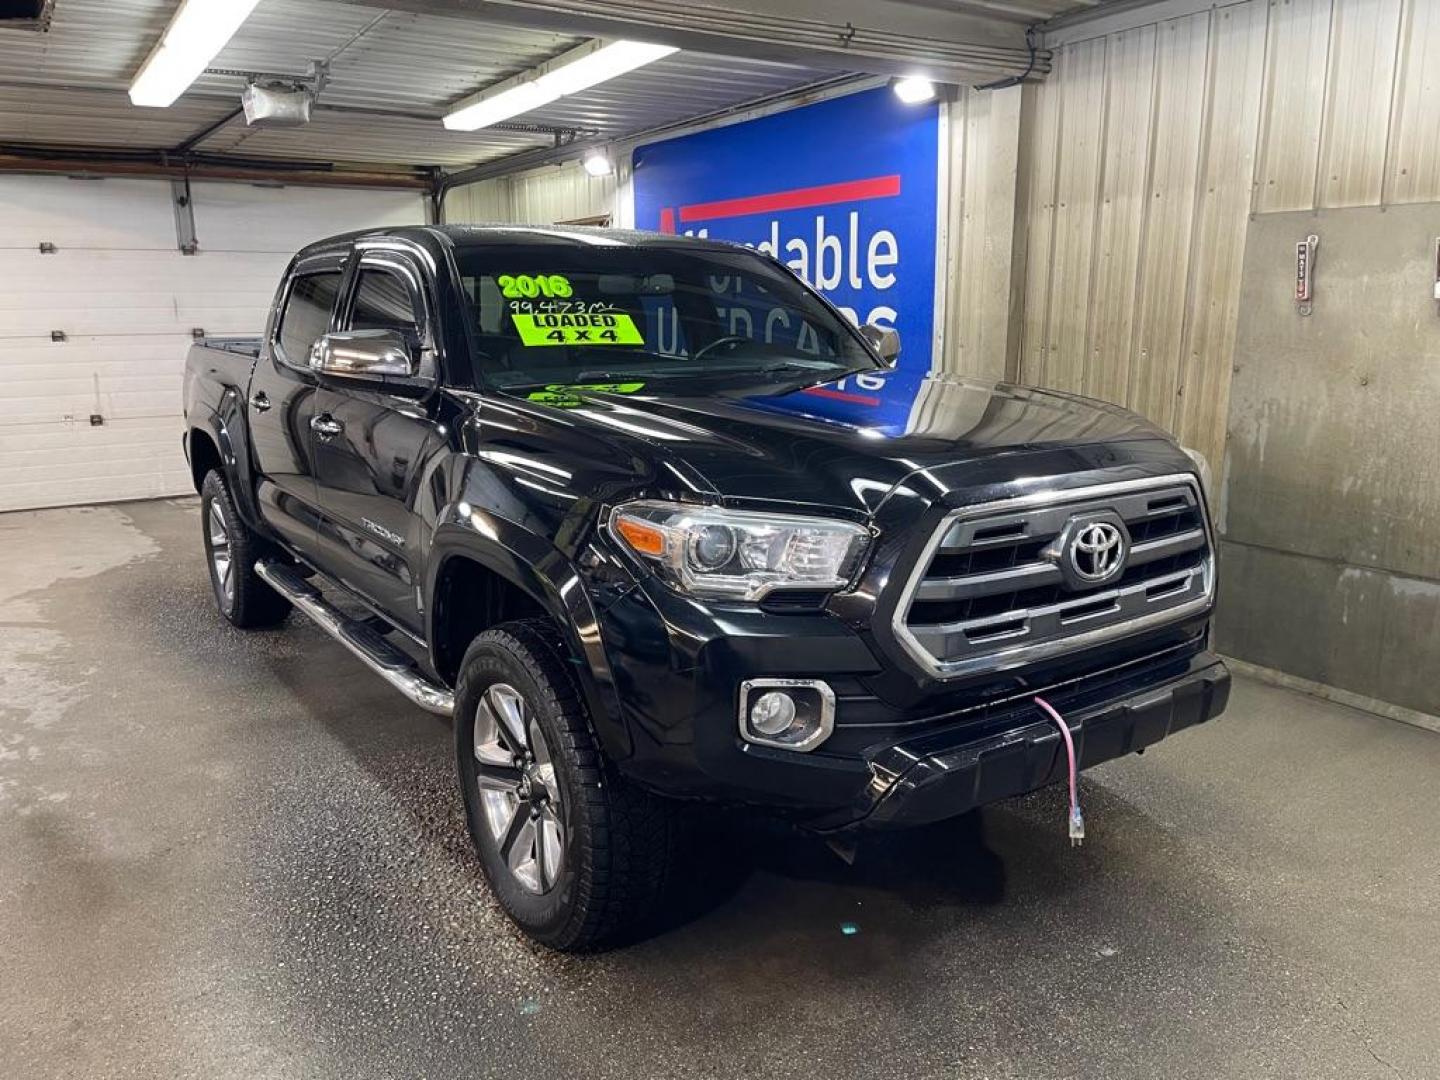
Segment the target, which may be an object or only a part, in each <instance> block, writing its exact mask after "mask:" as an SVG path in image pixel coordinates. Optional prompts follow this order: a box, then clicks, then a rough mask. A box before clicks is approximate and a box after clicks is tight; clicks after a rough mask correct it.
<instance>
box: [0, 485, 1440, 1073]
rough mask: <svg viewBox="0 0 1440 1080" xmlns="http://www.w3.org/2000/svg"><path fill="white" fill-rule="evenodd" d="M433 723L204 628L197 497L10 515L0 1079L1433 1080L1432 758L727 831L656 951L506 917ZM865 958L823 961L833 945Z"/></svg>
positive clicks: (1247, 757) (1116, 778) (1335, 764)
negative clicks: (842, 845)
mask: <svg viewBox="0 0 1440 1080" xmlns="http://www.w3.org/2000/svg"><path fill="white" fill-rule="evenodd" d="M451 767H452V766H451V749H450V732H449V728H448V725H447V724H446V723H444V722H441V721H438V720H436V719H435V718H433V717H429V716H426V715H425V714H423V713H420V712H418V711H416V710H415V709H413V708H412V707H410V706H409V705H407V704H406V703H405V702H404V701H403V700H402V699H401V698H400V697H399V696H398V695H397V694H395V693H394V692H393V691H392V690H390V689H388V688H387V687H386V686H384V685H383V684H382V683H381V682H380V681H379V680H378V679H375V678H373V677H371V676H370V675H369V674H368V673H366V672H365V671H364V670H363V669H362V668H361V667H360V665H359V664H358V663H356V662H355V661H354V660H352V659H351V658H350V657H348V656H347V655H346V654H345V653H343V652H342V651H341V650H340V649H339V647H338V646H336V645H334V644H332V643H331V642H330V641H329V640H328V639H326V638H324V637H323V636H321V635H320V634H319V632H318V631H316V630H314V629H313V628H311V627H310V626H308V625H307V624H305V623H304V622H303V621H302V620H300V619H298V618H297V619H294V620H292V622H291V624H290V625H288V626H287V627H286V628H284V629H282V630H280V631H276V632H268V633H260V634H243V633H240V632H238V631H235V630H232V629H230V628H229V627H228V626H227V625H226V624H224V623H223V622H222V621H221V620H220V618H219V617H218V616H217V615H216V614H215V612H214V610H213V608H212V606H211V600H210V594H209V586H208V583H207V581H206V577H205V571H204V567H203V563H202V560H201V549H200V529H199V520H198V513H197V507H196V503H195V501H194V500H188V499H186V500H174V501H166V502H153V503H139V504H132V505H127V506H123V507H105V508H98V509H81V510H62V511H44V512H39V513H19V514H8V515H0V1077H4V1078H7V1080H9V1078H14V1080H35V1078H42V1077H62V1076H63V1077H90V1076H95V1077H129V1076H134V1077H147V1078H159V1077H182V1076H186V1077H188V1076H194V1077H206V1078H218V1077H236V1078H244V1080H256V1078H260V1077H286V1078H292V1077H300V1076H304V1077H342V1076H343V1077H357V1076H359V1077H401V1076H404V1077H420V1076H426V1077H434V1078H438V1077H452V1076H460V1075H465V1076H471V1077H473V1076H504V1077H514V1076H518V1075H522V1074H526V1073H528V1074H529V1075H542V1074H541V1073H540V1072H538V1071H537V1070H541V1069H544V1070H546V1072H545V1073H544V1075H553V1076H570V1075H585V1076H587V1077H590V1078H600V1077H627V1078H636V1077H652V1076H653V1077H666V1078H678V1077H731V1076H737V1077H738V1076H745V1077H760V1076H766V1077H769V1076H795V1077H813V1076H817V1075H824V1076H827V1077H832V1078H834V1080H842V1078H846V1077H850V1076H855V1075H877V1074H878V1075H884V1076H893V1077H904V1078H907V1080H908V1078H916V1077H941V1076H945V1077H991V1078H999V1077H1023V1078H1026V1080H1040V1078H1048V1077H1104V1078H1106V1080H1114V1078H1127V1077H1135V1078H1143V1080H1155V1078H1157V1077H1167V1078H1168V1077H1196V1078H1204V1080H1215V1078H1219V1077H1243V1078H1247V1080H1249V1078H1256V1077H1284V1078H1296V1077H1304V1078H1307V1080H1318V1078H1323V1077H1337V1078H1344V1080H1357V1078H1363V1077H1387V1078H1389V1077H1396V1076H1402V1077H1435V1076H1440V1034H1437V1033H1440V994H1437V993H1436V988H1437V986H1440V981H1437V976H1436V973H1437V972H1440V933H1437V927H1440V897H1437V886H1440V839H1437V838H1440V736H1437V735H1435V734H1432V733H1429V732H1426V731H1421V730H1418V729H1415V728H1409V727H1405V726H1403V725H1400V724H1397V723H1395V722H1393V721H1387V720H1380V719H1377V718H1374V717H1371V716H1368V715H1366V714H1363V713H1359V712H1354V711H1351V710H1349V709H1346V708H1344V707H1341V706H1336V705H1331V704H1327V703H1324V702H1320V701H1317V700H1314V699H1311V698H1307V697H1304V696H1300V695H1298V694H1296V693H1293V692H1291V691H1287V690H1280V689H1274V688H1271V687H1267V686H1263V685H1260V684H1257V683H1252V682H1243V681H1241V682H1238V683H1237V686H1236V688H1235V694H1234V697H1233V699H1232V704H1231V709H1230V712H1229V713H1228V714H1227V716H1226V717H1225V718H1224V719H1222V720H1221V721H1219V722H1218V723H1215V724H1212V725H1210V726H1209V727H1208V728H1205V729H1201V730H1199V731H1195V732H1189V733H1186V734H1184V735H1182V736H1180V737H1178V738H1176V739H1174V740H1173V741H1171V742H1167V743H1165V744H1163V745H1161V746H1160V747H1157V748H1156V749H1155V750H1152V751H1151V752H1150V753H1148V754H1146V755H1145V756H1144V757H1143V758H1138V757H1137V758H1130V759H1128V760H1125V761H1120V762H1114V763H1111V764H1110V765H1107V766H1105V767H1102V768H1100V769H1097V770H1095V771H1094V772H1093V773H1090V774H1087V776H1086V779H1085V782H1084V801H1085V808H1086V821H1087V826H1088V828H1089V830H1090V839H1089V840H1087V842H1086V844H1085V846H1084V847H1083V848H1082V849H1080V850H1078V851H1075V850H1072V849H1071V848H1070V847H1069V845H1068V843H1067V841H1066V838H1065V829H1064V819H1063V797H1062V795H1061V793H1060V792H1059V791H1056V790H1052V791H1048V792H1044V793H1042V794H1040V795H1038V796H1033V797H1031V798H1029V799H1025V800H1022V801H1019V802H1016V803H1011V804H1006V805H1002V806H999V807H995V808H992V809H990V810H988V811H986V812H985V814H984V815H983V823H982V828H981V829H980V830H978V831H977V830H976V829H975V828H972V827H969V826H967V825H964V824H961V825H957V826H948V827H945V828H941V829H935V830H930V831H928V832H926V833H924V834H922V835H919V836H909V837H900V838H897V839H895V840H894V841H893V842H892V843H891V844H889V845H886V846H877V845H871V846H870V847H869V848H867V849H863V850H862V851H861V854H860V858H859V861H858V862H857V863H856V865H855V866H854V867H845V866H844V865H842V864H840V863H839V862H838V861H837V860H835V859H834V858H833V857H832V856H830V855H829V854H828V852H826V851H824V850H823V849H821V848H820V847H818V846H817V845H815V844H812V843H809V842H804V841H796V840H791V839H788V838H785V837H783V836H779V835H770V834H765V835H761V836H757V835H755V834H754V833H753V832H750V831H743V830H732V831H731V834H730V835H725V834H723V833H722V834H719V835H717V836H713V837H710V838H709V839H708V841H707V842H706V845H705V846H703V847H702V848H701V852H700V855H701V858H702V860H703V864H704V867H705V869H706V873H705V874H704V875H702V876H701V877H700V878H699V882H700V883H699V884H697V885H696V887H695V888H694V889H693V890H692V892H693V893H694V895H693V896H691V897H690V898H688V900H687V903H688V904H689V907H688V908H687V909H685V910H683V911H681V912H677V915H676V918H675V919H674V922H675V923H676V925H675V926H674V927H672V928H671V929H669V930H668V931H666V932H664V933H662V934H660V935H659V936H656V937H653V938H651V939H650V940H648V941H645V942H643V943H641V944H639V945H637V946H634V947H632V948H630V949H627V950H625V951H622V952H616V953H611V954H608V955H605V956H601V957H592V958H581V959H576V958H565V957H560V956H556V955H552V954H548V953H545V952H543V951H540V950H537V949H534V948H532V947H530V946H529V945H528V944H527V943H526V942H525V941H524V940H523V939H521V938H520V937H519V936H518V934H517V933H516V932H515V931H513V930H512V929H511V928H510V926H509V924H508V923H507V922H506V921H505V920H504V918H503V917H502V916H501V915H500V914H499V912H498V911H497V910H496V908H495V907H494V905H493V903H492V902H491V901H490V899H489V897H488V895H487V893H486V890H485V886H484V884H483V883H482V881H481V878H480V875H479V872H478V868H477V865H476V862H475V860H474V858H473V856H472V853H471V850H470V848H469V844H468V841H467V839H466V837H465V835H464V829H463V824H462V819H461V811H460V805H459V799H458V796H457V794H456V791H455V787H454V783H453V781H452V777H451ZM846 923H849V924H853V926H854V927H856V928H857V929H858V932H856V933H853V934H849V935H847V934H844V933H842V930H841V927H842V924H846Z"/></svg>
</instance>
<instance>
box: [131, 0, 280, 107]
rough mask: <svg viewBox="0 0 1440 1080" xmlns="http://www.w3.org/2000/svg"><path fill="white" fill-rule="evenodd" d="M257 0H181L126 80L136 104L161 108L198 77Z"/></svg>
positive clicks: (132, 99)
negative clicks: (131, 78) (135, 72)
mask: <svg viewBox="0 0 1440 1080" xmlns="http://www.w3.org/2000/svg"><path fill="white" fill-rule="evenodd" d="M257 3H259V0H184V3H182V4H181V5H180V10H179V11H177V12H175V17H174V18H173V19H171V20H170V25H169V26H167V27H166V28H165V33H164V34H163V35H161V38H160V43H159V44H158V45H156V46H155V48H154V49H153V50H151V52H150V55H149V56H148V57H147V58H146V60H145V63H144V65H143V66H142V67H141V68H140V74H138V75H136V76H135V81H134V82H132V83H131V84H130V100H131V101H132V102H133V103H134V104H136V105H148V106H151V107H153V108H159V109H163V108H165V107H166V106H167V105H171V104H173V103H174V101H175V99H176V98H178V97H179V96H180V95H181V94H183V93H184V92H185V89H186V87H188V86H189V85H190V84H191V83H193V82H194V81H195V80H196V79H197V78H199V77H200V73H201V72H203V71H204V70H205V68H206V67H207V66H208V65H209V63H210V61H211V60H214V59H215V56H216V54H217V53H219V52H220V50H221V49H223V48H224V47H225V43H226V42H228V41H229V40H230V39H231V37H233V36H234V34H235V31H236V30H238V29H240V24H241V23H243V22H244V21H245V19H246V18H247V17H248V16H249V14H250V12H251V11H253V10H254V8H255V5H256V4H257Z"/></svg>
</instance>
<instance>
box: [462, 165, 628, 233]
mask: <svg viewBox="0 0 1440 1080" xmlns="http://www.w3.org/2000/svg"><path fill="white" fill-rule="evenodd" d="M614 213H615V177H614V175H613V174H612V175H610V176H591V175H590V174H589V173H587V172H586V171H585V170H584V169H583V168H581V167H580V166H579V165H578V164H574V163H570V164H565V165H554V166H550V167H547V168H545V169H540V170H537V171H535V172H529V173H520V174H518V175H516V176H502V177H497V178H496V179H494V180H482V181H481V182H480V183H478V184H466V185H465V186H464V187H459V188H456V189H455V190H454V191H452V192H451V193H450V194H449V195H448V196H447V197H446V200H445V220H446V221H449V222H452V223H456V224H459V223H464V222H480V221H497V222H506V223H515V224H521V225H553V224H555V223H556V222H557V221H576V220H578V219H582V218H592V217H598V216H600V215H602V214H611V215H613V214H614Z"/></svg>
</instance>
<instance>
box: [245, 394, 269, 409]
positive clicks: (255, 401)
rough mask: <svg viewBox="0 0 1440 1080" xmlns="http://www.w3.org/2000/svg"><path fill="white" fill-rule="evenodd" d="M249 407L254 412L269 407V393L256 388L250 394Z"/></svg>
mask: <svg viewBox="0 0 1440 1080" xmlns="http://www.w3.org/2000/svg"><path fill="white" fill-rule="evenodd" d="M250 407H251V408H252V409H254V410H255V411H256V412H265V411H266V410H267V409H269V408H270V395H269V394H267V393H265V391H264V390H256V391H255V393H254V394H252V395H251V396H250Z"/></svg>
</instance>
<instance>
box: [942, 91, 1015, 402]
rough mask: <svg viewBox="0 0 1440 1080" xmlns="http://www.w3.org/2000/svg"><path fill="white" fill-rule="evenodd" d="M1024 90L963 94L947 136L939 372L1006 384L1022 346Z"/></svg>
mask: <svg viewBox="0 0 1440 1080" xmlns="http://www.w3.org/2000/svg"><path fill="white" fill-rule="evenodd" d="M1022 102H1023V97H1022V90H1021V88H1020V87H1018V86H1017V87H1011V88H1010V89H1007V90H995V91H991V92H981V91H976V90H961V91H960V93H959V95H958V96H957V98H956V100H954V101H952V102H950V103H949V104H948V106H947V107H946V111H945V122H946V126H947V132H946V134H947V137H946V139H945V140H944V144H945V146H946V161H945V176H944V177H943V180H944V184H945V192H946V194H945V199H946V202H945V204H944V205H945V209H944V211H943V228H944V232H945V235H944V242H945V251H944V262H943V264H942V277H943V282H944V284H943V285H942V293H943V297H942V300H941V309H942V312H943V315H942V314H941V312H937V315H941V317H942V318H943V322H942V323H941V325H942V326H943V328H944V352H943V354H942V356H943V359H942V362H941V365H940V366H941V368H942V370H943V371H944V372H945V373H947V374H952V375H973V376H978V377H981V378H991V379H1004V378H1006V377H1007V376H1008V375H1012V374H1013V371H1012V370H1011V368H1012V367H1013V363H1012V362H1011V357H1012V354H1013V353H1014V351H1015V349H1016V347H1017V346H1018V340H1017V339H1018V332H1019V316H1020V311H1021V305H1020V301H1021V298H1022V295H1023V294H1022V291H1021V288H1020V287H1021V285H1022V284H1023V281H1022V279H1021V278H1020V277H1019V276H1018V274H1017V271H1018V269H1019V266H1020V264H1019V262H1018V261H1017V260H1016V259H1015V253H1016V252H1015V244H1016V226H1017V224H1019V225H1021V226H1023V225H1024V222H1023V221H1020V222H1017V220H1016V200H1015V185H1016V178H1017V173H1018V169H1019V153H1020V122H1021V111H1022Z"/></svg>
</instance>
